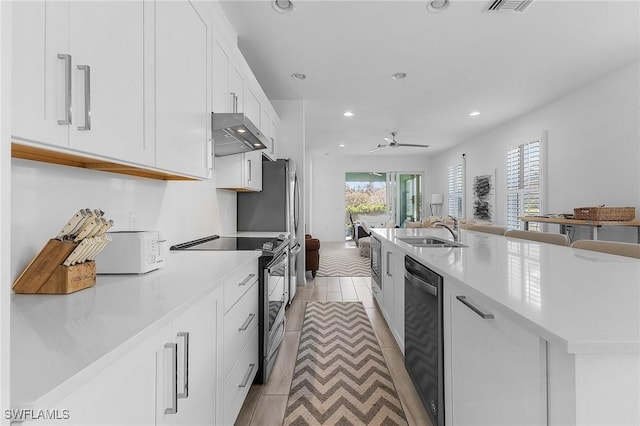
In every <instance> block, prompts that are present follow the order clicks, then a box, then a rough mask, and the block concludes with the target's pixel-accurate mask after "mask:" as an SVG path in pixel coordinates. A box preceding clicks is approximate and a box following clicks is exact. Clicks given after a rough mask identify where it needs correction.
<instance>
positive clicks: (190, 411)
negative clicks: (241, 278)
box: [156, 291, 222, 425]
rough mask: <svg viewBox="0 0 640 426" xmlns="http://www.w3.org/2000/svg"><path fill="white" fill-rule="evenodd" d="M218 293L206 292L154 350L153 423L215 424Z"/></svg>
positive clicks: (220, 302) (219, 307) (181, 316)
mask: <svg viewBox="0 0 640 426" xmlns="http://www.w3.org/2000/svg"><path fill="white" fill-rule="evenodd" d="M220 293H221V292H220V291H216V292H214V293H213V294H210V295H208V296H206V297H205V298H204V299H202V300H200V301H199V302H197V303H196V304H195V305H193V306H192V307H191V308H189V309H188V310H186V311H185V312H184V313H182V314H181V315H179V316H178V317H176V318H175V319H174V320H173V321H172V323H171V326H170V327H169V329H170V331H169V333H168V335H167V338H166V339H165V341H164V344H162V346H161V347H160V348H159V351H158V363H157V371H158V373H157V389H156V391H157V392H156V395H157V402H156V424H157V425H205V424H206V425H211V424H215V419H216V411H217V409H219V408H220V407H216V403H215V402H216V390H217V389H216V383H217V378H216V364H217V357H218V356H219V354H218V351H217V345H216V342H218V336H217V328H216V324H218V323H219V322H220V320H221V316H222V307H221V305H222V301H221V297H220V296H219V294H220Z"/></svg>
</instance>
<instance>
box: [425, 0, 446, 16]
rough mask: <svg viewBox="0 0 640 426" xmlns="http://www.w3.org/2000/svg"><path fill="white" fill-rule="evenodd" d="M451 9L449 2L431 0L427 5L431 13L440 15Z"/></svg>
mask: <svg viewBox="0 0 640 426" xmlns="http://www.w3.org/2000/svg"><path fill="white" fill-rule="evenodd" d="M447 7H449V0H431V1H429V3H427V10H428V11H429V12H431V13H438V12H441V11H443V10H445V9H446V8H447Z"/></svg>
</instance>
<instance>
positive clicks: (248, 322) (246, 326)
mask: <svg viewBox="0 0 640 426" xmlns="http://www.w3.org/2000/svg"><path fill="white" fill-rule="evenodd" d="M255 317H256V314H249V316H248V317H247V319H246V320H245V321H244V324H242V326H241V327H240V328H239V329H238V331H245V330H246V329H247V328H249V324H251V321H253V319H254V318H255Z"/></svg>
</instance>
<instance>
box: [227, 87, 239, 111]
mask: <svg viewBox="0 0 640 426" xmlns="http://www.w3.org/2000/svg"><path fill="white" fill-rule="evenodd" d="M229 95H230V96H231V112H238V108H237V105H236V94H235V93H233V92H229Z"/></svg>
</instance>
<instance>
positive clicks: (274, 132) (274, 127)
mask: <svg viewBox="0 0 640 426" xmlns="http://www.w3.org/2000/svg"><path fill="white" fill-rule="evenodd" d="M269 126H270V128H269V135H270V136H269V140H270V141H271V144H270V146H269V154H270V155H271V158H276V152H277V151H276V143H277V141H278V130H279V126H278V124H277V123H276V119H275V118H272V119H271V123H270V124H269Z"/></svg>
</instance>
